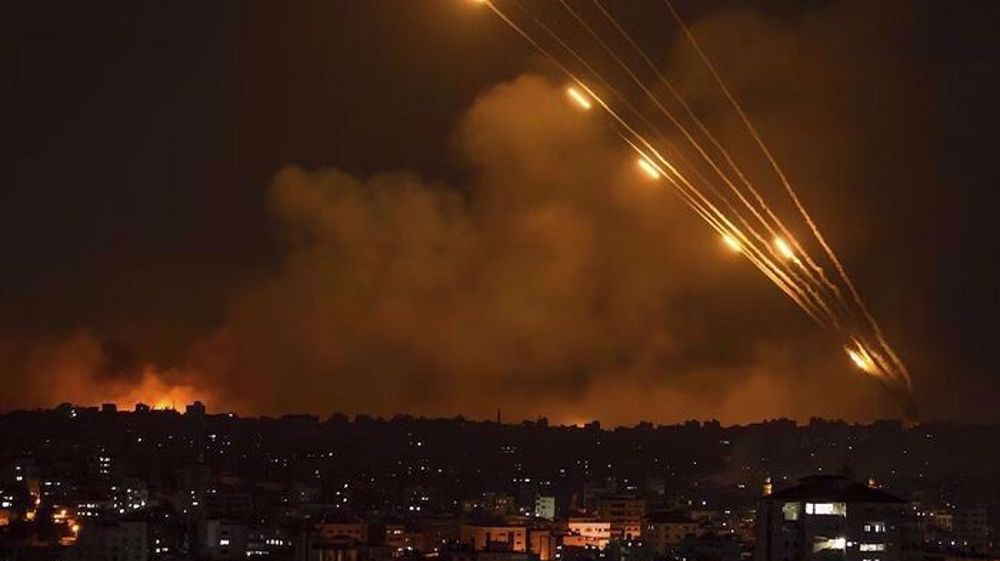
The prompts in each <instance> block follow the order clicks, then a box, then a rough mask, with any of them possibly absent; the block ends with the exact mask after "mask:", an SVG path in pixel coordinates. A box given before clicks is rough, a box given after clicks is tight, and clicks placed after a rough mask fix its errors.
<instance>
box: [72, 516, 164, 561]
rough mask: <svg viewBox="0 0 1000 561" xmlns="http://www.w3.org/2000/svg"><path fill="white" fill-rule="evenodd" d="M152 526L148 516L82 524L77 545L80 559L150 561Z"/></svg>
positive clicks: (75, 549) (81, 560)
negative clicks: (137, 518)
mask: <svg viewBox="0 0 1000 561" xmlns="http://www.w3.org/2000/svg"><path fill="white" fill-rule="evenodd" d="M147 542H148V527H147V524H146V522H145V521H144V520H123V521H119V522H96V523H90V524H87V525H86V526H84V527H83V528H81V530H80V536H79V539H77V540H76V544H75V546H74V547H73V558H75V559H76V560H77V561H106V560H108V559H113V560H115V561H147V559H149V546H148V543H147Z"/></svg>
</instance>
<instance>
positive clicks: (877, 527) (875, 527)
mask: <svg viewBox="0 0 1000 561" xmlns="http://www.w3.org/2000/svg"><path fill="white" fill-rule="evenodd" d="M865 531H866V532H873V533H876V534H883V533H885V522H865Z"/></svg>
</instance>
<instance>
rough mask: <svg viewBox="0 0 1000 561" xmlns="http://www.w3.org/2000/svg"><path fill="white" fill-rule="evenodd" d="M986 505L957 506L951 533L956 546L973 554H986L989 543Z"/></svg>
mask: <svg viewBox="0 0 1000 561" xmlns="http://www.w3.org/2000/svg"><path fill="white" fill-rule="evenodd" d="M987 515H988V511H987V508H986V505H967V506H959V507H958V508H956V509H955V514H954V518H953V522H954V523H953V528H952V531H953V532H954V535H955V541H956V544H955V545H956V546H957V547H959V548H961V549H964V550H966V551H970V552H974V553H986V550H987V549H988V548H989V543H990V525H989V518H988V516H987Z"/></svg>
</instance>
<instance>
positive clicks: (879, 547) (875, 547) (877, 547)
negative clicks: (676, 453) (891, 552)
mask: <svg viewBox="0 0 1000 561" xmlns="http://www.w3.org/2000/svg"><path fill="white" fill-rule="evenodd" d="M859 549H860V550H861V551H885V544H884V543H863V544H861V545H860V546H859Z"/></svg>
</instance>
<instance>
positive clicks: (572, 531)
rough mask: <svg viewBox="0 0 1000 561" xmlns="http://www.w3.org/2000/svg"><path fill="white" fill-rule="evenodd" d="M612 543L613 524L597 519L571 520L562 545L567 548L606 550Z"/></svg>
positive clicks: (567, 523)
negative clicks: (610, 542)
mask: <svg viewBox="0 0 1000 561" xmlns="http://www.w3.org/2000/svg"><path fill="white" fill-rule="evenodd" d="M609 541H611V522H608V521H606V520H598V519H596V518H576V517H574V518H570V519H569V520H568V521H567V522H566V534H565V535H564V536H563V539H562V544H563V545H564V546H566V547H584V548H596V549H604V548H606V547H607V546H608V542H609Z"/></svg>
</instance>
